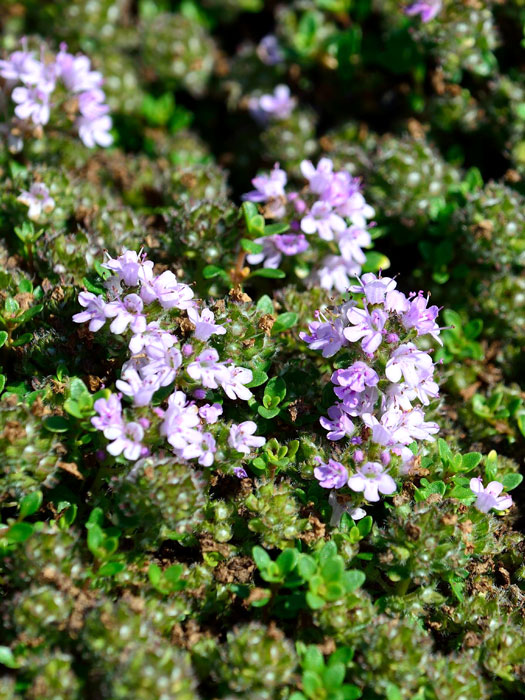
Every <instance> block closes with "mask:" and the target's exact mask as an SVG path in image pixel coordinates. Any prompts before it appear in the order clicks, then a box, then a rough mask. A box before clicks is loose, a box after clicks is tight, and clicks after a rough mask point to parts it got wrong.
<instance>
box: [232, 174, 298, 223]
mask: <svg viewBox="0 0 525 700" xmlns="http://www.w3.org/2000/svg"><path fill="white" fill-rule="evenodd" d="M286 182H287V176H286V172H285V171H284V170H281V169H280V168H279V163H276V164H275V165H274V167H273V170H271V171H270V174H269V175H258V176H257V177H254V178H253V180H252V185H253V186H254V187H255V189H254V190H252V191H251V192H248V193H247V194H244V195H243V196H242V198H243V199H244V200H247V201H250V202H267V203H268V204H269V206H268V207H267V212H266V216H267V217H268V218H271V217H273V218H276V219H278V218H281V217H282V216H284V215H285V213H286V208H285V203H286V193H285V191H284V187H285V185H286Z"/></svg>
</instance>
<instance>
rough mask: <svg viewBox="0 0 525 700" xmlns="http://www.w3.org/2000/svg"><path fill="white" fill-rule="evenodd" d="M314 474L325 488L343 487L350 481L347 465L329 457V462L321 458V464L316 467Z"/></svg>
mask: <svg viewBox="0 0 525 700" xmlns="http://www.w3.org/2000/svg"><path fill="white" fill-rule="evenodd" d="M314 476H315V478H316V479H317V480H318V481H319V485H320V486H322V487H323V488H324V489H341V488H343V486H346V483H347V481H348V472H347V470H346V467H344V466H343V465H342V464H341V463H340V462H336V461H335V460H334V459H329V460H328V464H325V463H324V462H322V461H321V460H320V459H319V466H318V467H316V468H315V469H314Z"/></svg>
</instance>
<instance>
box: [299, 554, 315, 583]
mask: <svg viewBox="0 0 525 700" xmlns="http://www.w3.org/2000/svg"><path fill="white" fill-rule="evenodd" d="M297 570H298V572H299V575H300V576H301V577H302V578H304V580H305V581H309V580H310V578H311V577H312V576H313V575H314V574H315V572H316V571H317V563H316V561H315V559H314V558H313V557H311V556H310V555H309V554H302V555H301V556H300V558H299V562H298V564H297Z"/></svg>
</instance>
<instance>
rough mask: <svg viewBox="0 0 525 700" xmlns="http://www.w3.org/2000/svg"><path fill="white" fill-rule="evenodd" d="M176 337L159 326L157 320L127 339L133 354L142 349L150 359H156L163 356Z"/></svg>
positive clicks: (175, 340)
mask: <svg viewBox="0 0 525 700" xmlns="http://www.w3.org/2000/svg"><path fill="white" fill-rule="evenodd" d="M176 342H177V338H176V337H175V336H174V335H171V333H169V332H168V331H164V330H162V329H161V328H160V326H159V324H158V322H156V321H152V322H151V323H148V325H147V326H146V328H145V330H144V331H142V332H141V333H135V335H134V336H133V337H132V338H131V340H130V341H129V349H130V350H131V352H132V353H133V354H134V355H138V354H139V353H140V352H142V351H144V352H145V353H146V355H147V356H148V357H149V358H150V359H151V360H158V359H159V358H162V357H164V356H165V354H166V351H167V350H169V348H171V347H172V346H173V345H175V343H176Z"/></svg>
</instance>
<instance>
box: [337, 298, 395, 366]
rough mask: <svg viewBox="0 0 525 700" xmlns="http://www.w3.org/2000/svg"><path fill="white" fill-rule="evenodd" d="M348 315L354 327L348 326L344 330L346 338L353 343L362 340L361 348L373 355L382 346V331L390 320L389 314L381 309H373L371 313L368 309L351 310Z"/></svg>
mask: <svg viewBox="0 0 525 700" xmlns="http://www.w3.org/2000/svg"><path fill="white" fill-rule="evenodd" d="M346 315H347V317H348V320H349V321H350V323H352V324H353V326H352V327H350V326H347V327H346V328H345V329H344V331H343V333H344V336H345V338H346V339H347V340H349V341H350V342H351V343H356V342H357V341H358V340H361V347H362V348H363V350H364V351H365V352H366V354H367V355H373V354H374V352H375V351H376V350H377V348H378V347H379V346H380V345H381V340H382V338H383V334H382V331H383V328H384V327H385V323H386V321H387V319H388V316H387V314H386V313H385V312H384V311H382V310H381V309H373V310H372V312H369V311H368V310H367V309H357V308H351V309H349V310H348V311H347V314H346Z"/></svg>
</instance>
